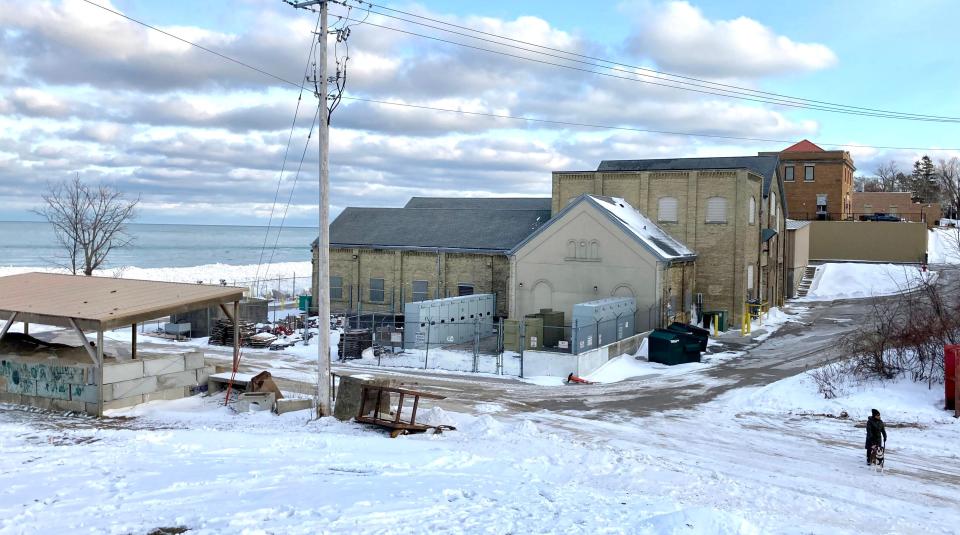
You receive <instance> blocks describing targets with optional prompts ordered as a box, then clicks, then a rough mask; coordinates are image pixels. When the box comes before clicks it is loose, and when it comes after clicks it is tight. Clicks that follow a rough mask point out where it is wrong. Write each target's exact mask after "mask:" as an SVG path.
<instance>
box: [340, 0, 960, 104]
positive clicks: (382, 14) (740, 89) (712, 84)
mask: <svg viewBox="0 0 960 535" xmlns="http://www.w3.org/2000/svg"><path fill="white" fill-rule="evenodd" d="M352 1H354V2H358V3H360V4H361V5H362V4H364V3H365V4H367V5H369V6H370V7H377V8H380V9H385V10H387V11H392V12H394V13H401V14H403V15H407V16H410V17H415V18H419V19H422V20H427V21H430V22H434V23H438V24H443V25H446V26H449V27H453V28H459V29H461V30H466V31H470V32H474V33H477V34H480V35H486V36H489V37H495V38H497V39H503V40H506V41H511V42H514V43H520V44H524V45H528V46H534V47H537V48H542V49H544V50H549V51H552V52H559V53H562V54H567V55H570V56H574V57H578V58H583V59H589V60H593V61H600V62H603V63H609V64H610V65H614V66H617V67H626V68H628V69H635V70H639V71H644V72H649V73H654V74H658V75H662V76H667V77H670V78H677V79H679V80H690V81H693V82H698V83H700V84H708V85H710V86H716V87H722V88H727V89H733V90H736V91H743V92H749V93H755V94H758V95H769V96H773V97H780V98H785V99H789V100H794V101H802V102H810V103H814V104H823V105H828V106H834V107H840V108H849V109H854V110H863V111H872V112H880V113H891V114H895V115H906V116H913V117H924V118H936V119H960V118H958V117H948V116H941V115H926V114H917V113H909V112H898V111H892V110H884V109H879V108H867V107H862V106H852V105H849V104H841V103H836V102H829V101H824V100H816V99H808V98H803V97H794V96H790V95H785V94H782V93H774V92H770V91H761V90H759V89H751V88H748V87H742V86H737V85H733V84H724V83H720V82H714V81H711V80H705V79H702V78H696V77H693V76H685V75H682V74H676V73H670V72H666V71H660V70H656V69H651V68H649V67H641V66H638V65H630V64H627V63H621V62H617V61H613V60H609V59H605V58H600V57H597V56H590V55H586V54H580V53H577V52H571V51H569V50H563V49H560V48H554V47H550V46H546V45H541V44H538V43H532V42H529V41H524V40H521V39H515V38H512V37H507V36H504V35H498V34H495V33H491V32H486V31H483V30H477V29H475V28H470V27H469V26H462V25H459V24H455V23H452V22H447V21H443V20H439V19H434V18H430V17H426V16H423V15H418V14H415V13H411V12H408V11H402V10H399V9H395V8H391V7H388V6H384V5H381V4H374V3H371V2H363V1H361V0H352ZM373 13H376V14H378V15H381V16H384V17H390V18H393V19H396V20H402V21H405V22H409V23H411V24H418V25H421V26H426V27H428V28H435V29H438V30H441V31H445V32H449V33H454V34H456V35H462V36H465V37H470V38H472V39H479V40H482V41H487V42H490V43H496V44H500V45H503V46H511V45H507V44H506V43H501V42H498V41H493V40H489V39H482V38H479V37H476V36H473V35H470V34H464V33H461V32H456V31H452V30H449V29H447V28H442V27H440V28H438V27H436V26H431V25H428V24H424V23H421V22H417V21H412V20H407V19H404V18H402V17H396V16H393V15H388V14H386V13H381V12H377V11H373ZM515 48H518V49H521V50H527V49H523V48H521V47H515ZM537 53H540V54H543V52H539V51H537ZM545 55H548V54H545ZM553 57H560V58H562V56H553ZM562 59H568V60H569V58H562ZM570 61H574V60H570ZM594 65H596V64H594ZM598 66H599V65H598ZM608 68H609V67H608ZM611 69H612V70H621V71H622V72H628V73H632V74H637V73H633V72H632V71H625V70H623V69H613V68H611ZM638 75H639V74H638ZM640 76H642V75H640ZM647 76H649V75H647ZM651 77H652V78H655V79H660V80H667V81H672V82H677V83H683V82H679V80H671V79H670V78H661V77H658V76H651ZM691 85H694V86H697V87H703V86H701V85H698V84H691Z"/></svg>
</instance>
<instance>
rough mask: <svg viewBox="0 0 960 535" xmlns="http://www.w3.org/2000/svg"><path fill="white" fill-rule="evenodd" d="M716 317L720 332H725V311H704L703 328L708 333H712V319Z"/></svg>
mask: <svg viewBox="0 0 960 535" xmlns="http://www.w3.org/2000/svg"><path fill="white" fill-rule="evenodd" d="M714 316H716V317H717V318H718V320H719V323H720V326H719V329H720V331H721V332H722V331H726V330H727V311H726V310H705V311H704V312H703V327H704V328H705V329H707V330H709V331H713V318H714Z"/></svg>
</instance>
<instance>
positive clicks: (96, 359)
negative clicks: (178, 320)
mask: <svg viewBox="0 0 960 535" xmlns="http://www.w3.org/2000/svg"><path fill="white" fill-rule="evenodd" d="M243 291H244V289H243V288H235V287H225V286H212V285H202V284H182V283H170V282H156V281H144V280H132V279H116V278H106V277H82V276H72V275H61V274H53V273H23V274H19V275H11V276H8V277H0V319H2V320H4V321H5V323H4V325H3V327H2V328H0V342H2V341H3V339H4V337H5V336H7V333H8V332H9V330H10V327H11V326H12V325H13V324H14V323H16V322H21V323H23V324H24V332H25V333H26V332H28V326H29V324H31V323H35V324H42V325H50V326H56V327H63V328H66V329H68V330H71V331H72V332H74V333H75V334H76V335H77V341H78V344H79V347H82V348H83V350H84V351H85V353H86V354H87V356H89V358H90V360H91V361H92V362H93V372H94V373H93V375H94V376H95V377H89V376H88V375H89V374H86V373H80V372H75V371H71V372H69V373H67V375H68V376H70V377H71V379H70V381H72V382H82V383H80V384H76V385H75V386H76V387H77V388H75V389H74V388H65V387H66V386H67V385H62V384H59V382H61V379H63V377H62V375H63V374H59V373H53V372H51V373H50V376H49V377H47V384H46V385H44V387H43V388H44V389H45V391H46V392H48V393H49V394H50V396H49V397H54V398H57V399H61V400H63V399H66V400H68V401H69V400H71V399H72V398H71V396H72V395H73V392H74V391H76V392H78V396H79V395H80V394H79V393H80V392H81V391H83V398H84V399H83V401H87V402H88V403H90V402H92V403H93V404H95V411H88V412H95V413H96V414H97V415H98V416H102V415H103V410H104V407H103V405H104V386H103V385H104V371H105V366H113V365H117V366H120V365H126V366H127V367H128V368H131V369H132V368H136V365H127V364H126V363H122V362H119V361H118V359H117V358H114V359H113V361H114V362H105V360H104V344H103V333H104V331H108V330H111V329H116V328H119V327H127V326H131V327H132V328H133V329H132V333H133V335H132V340H131V359H130V360H131V361H136V360H137V352H136V344H137V338H136V332H137V331H136V326H137V324H138V323H140V322H144V321H147V320H151V319H155V318H160V317H164V316H169V315H171V314H177V313H183V312H187V311H190V310H196V309H199V308H205V307H210V306H220V307H221V308H222V310H223V311H224V313H225V314H226V315H227V316H228V317H230V318H231V319H233V320H234V322H236V318H237V316H238V315H237V313H236V312H237V310H238V309H239V302H240V299H241V298H242V297H243ZM231 302H232V303H233V306H232V310H228V309H227V307H225V306H224V304H226V303H231ZM85 332H95V333H96V334H97V341H96V344H95V345H91V344H90V343H88V341H87V338H86V335H85V334H84V333H85ZM234 333H235V336H234V349H233V358H234V366H236V363H237V358H238V356H239V340H238V339H237V337H236V333H239V329H237V328H235V329H234ZM63 347H66V346H63ZM18 356H22V355H17V354H13V355H7V358H10V359H16V358H17V357H18ZM48 358H55V359H57V360H59V359H60V357H59V356H57V355H56V354H51V355H50V357H48ZM5 362H6V361H5ZM25 362H30V360H29V359H27V360H26V361H23V359H21V360H17V361H16V364H17V365H18V366H26V365H27V364H26V363H25ZM54 364H55V365H56V366H57V367H58V368H62V367H63V366H61V364H62V363H60V362H55V363H54ZM43 366H46V365H45V364H44V365H43ZM200 366H201V367H202V366H203V365H202V358H201V364H200ZM144 367H145V365H143V364H141V366H140V369H141V374H140V378H142V377H143V371H142V370H143V369H144ZM46 369H47V368H44V370H46ZM76 369H78V370H82V369H83V368H76ZM131 373H132V374H133V375H136V374H135V373H134V372H131ZM177 373H181V372H177ZM18 375H19V374H18ZM0 379H3V377H0ZM63 380H65V379H63ZM153 382H154V383H156V380H154V381H153ZM71 384H72V383H71ZM33 386H34V387H38V386H37V385H33ZM87 386H93V387H94V388H95V390H94V392H93V394H94V395H93V397H92V398H88V397H87V396H89V395H90V393H89V389H87V388H85V387H87ZM81 387H83V388H81ZM111 390H112V389H111ZM31 393H34V394H35V395H37V394H36V393H35V391H31ZM141 395H142V394H141ZM41 397H43V396H41ZM78 401H79V399H78Z"/></svg>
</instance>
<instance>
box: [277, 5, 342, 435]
mask: <svg viewBox="0 0 960 535" xmlns="http://www.w3.org/2000/svg"><path fill="white" fill-rule="evenodd" d="M285 1H286V2H287V3H288V4H290V5H292V6H293V7H296V8H308V7H311V6H317V5H318V6H319V7H320V32H319V34H318V35H317V39H318V41H317V48H318V54H317V57H318V59H317V65H315V66H314V79H313V82H314V87H315V91H314V94H315V95H316V97H317V106H319V108H318V111H319V119H320V123H319V124H318V125H317V139H318V141H319V145H320V177H319V178H320V217H319V220H318V225H317V226H318V227H319V231H320V232H319V234H320V237H319V240H318V243H317V279H318V280H317V316H318V318H317V328H318V331H319V336H318V337H317V338H318V339H317V416H331V415H333V412H332V411H331V407H330V332H329V331H330V191H329V190H330V187H329V186H330V166H329V163H330V161H329V160H330V135H329V134H330V110H329V108H327V93H328V91H327V33H328V31H329V23H328V21H327V11H328V5H327V4H328V3H329V0H302V1H293V0H285Z"/></svg>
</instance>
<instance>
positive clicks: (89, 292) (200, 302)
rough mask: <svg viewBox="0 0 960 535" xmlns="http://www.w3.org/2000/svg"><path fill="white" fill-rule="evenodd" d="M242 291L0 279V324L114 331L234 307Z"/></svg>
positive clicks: (67, 278)
mask: <svg viewBox="0 0 960 535" xmlns="http://www.w3.org/2000/svg"><path fill="white" fill-rule="evenodd" d="M243 291H244V289H243V288H235V287H230V286H211V285H204V284H183V283H174V282H157V281H144V280H135V279H115V278H111V277H82V276H74V275H61V274H56V273H22V274H19V275H10V276H8V277H0V319H3V320H6V319H8V318H9V316H10V314H12V313H13V312H16V313H17V319H16V321H25V322H28V323H39V324H43V325H57V326H61V327H68V326H70V322H69V320H70V318H72V319H74V320H76V322H77V324H78V325H80V327H81V328H83V329H87V330H96V329H105V330H106V329H114V328H117V327H122V326H128V325H130V324H133V323H139V322H141V321H146V320H151V319H156V318H160V317H163V316H168V315H170V314H175V313H179V312H187V311H190V310H196V309H200V308H206V307H209V306H213V305H218V304H221V303H229V302H232V301H239V300H240V299H242V298H243Z"/></svg>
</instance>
